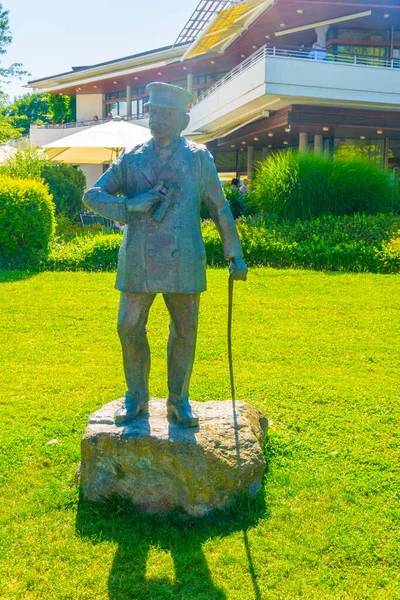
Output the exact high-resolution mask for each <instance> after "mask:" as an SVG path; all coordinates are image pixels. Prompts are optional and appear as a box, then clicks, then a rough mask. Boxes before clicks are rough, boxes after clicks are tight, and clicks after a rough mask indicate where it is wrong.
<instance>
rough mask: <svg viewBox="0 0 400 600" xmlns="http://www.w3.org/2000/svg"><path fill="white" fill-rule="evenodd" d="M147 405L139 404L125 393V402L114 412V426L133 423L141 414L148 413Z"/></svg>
mask: <svg viewBox="0 0 400 600" xmlns="http://www.w3.org/2000/svg"><path fill="white" fill-rule="evenodd" d="M148 410H149V403H148V402H139V400H137V399H136V398H134V397H133V396H130V395H129V394H128V393H127V392H125V401H124V403H123V405H122V406H121V407H120V408H118V410H116V412H115V415H114V420H115V423H116V425H125V424H126V423H130V422H131V421H133V420H134V419H135V418H136V417H137V416H138V415H139V414H140V413H141V412H144V413H146V412H148Z"/></svg>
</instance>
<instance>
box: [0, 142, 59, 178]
mask: <svg viewBox="0 0 400 600" xmlns="http://www.w3.org/2000/svg"><path fill="white" fill-rule="evenodd" d="M48 162H49V161H48V158H47V156H46V153H45V152H44V150H42V148H40V147H39V146H26V147H25V148H21V149H20V150H18V151H17V152H16V153H15V154H12V155H11V156H10V157H9V158H8V159H7V161H6V162H5V163H4V165H3V166H2V168H1V172H2V173H3V174H4V175H8V176H9V177H13V178H15V179H36V180H37V181H41V180H42V179H43V176H42V173H43V169H44V167H45V165H47V163H48Z"/></svg>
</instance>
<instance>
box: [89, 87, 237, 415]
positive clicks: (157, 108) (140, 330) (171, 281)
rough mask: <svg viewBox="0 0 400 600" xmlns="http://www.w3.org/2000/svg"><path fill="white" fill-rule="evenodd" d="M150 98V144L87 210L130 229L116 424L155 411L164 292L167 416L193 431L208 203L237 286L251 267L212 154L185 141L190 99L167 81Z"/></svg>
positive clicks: (123, 265)
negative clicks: (153, 367)
mask: <svg viewBox="0 0 400 600" xmlns="http://www.w3.org/2000/svg"><path fill="white" fill-rule="evenodd" d="M147 91H148V92H149V94H150V98H149V101H148V102H147V105H146V106H147V107H148V110H149V113H150V114H149V127H150V131H151V134H152V139H151V140H150V141H149V142H147V143H145V144H141V145H139V146H136V147H135V148H133V149H132V150H131V151H129V152H125V153H123V154H122V155H121V157H120V158H119V159H118V160H116V161H115V162H114V163H113V164H112V166H111V167H110V168H109V169H108V171H106V172H105V173H104V175H102V177H100V179H99V180H98V181H97V182H96V183H95V184H94V186H93V187H92V188H91V189H90V190H89V191H88V192H87V193H86V194H85V197H84V202H85V204H86V205H87V206H88V207H89V208H91V209H93V210H94V211H96V212H97V213H99V214H101V215H103V216H105V217H107V218H109V219H114V220H116V221H120V222H121V221H122V222H124V223H126V225H127V227H126V228H125V231H124V237H123V240H122V244H121V248H120V251H119V258H118V274H117V281H116V286H115V287H116V288H117V290H120V292H121V299H120V308H119V314H118V333H119V337H120V340H121V345H122V353H123V361H124V370H125V377H126V382H127V387H128V389H127V391H126V393H125V401H124V404H123V406H122V407H121V408H119V409H118V410H117V412H116V414H115V421H116V423H117V424H125V423H129V422H130V421H132V420H133V419H134V418H135V417H136V416H137V415H138V414H139V413H141V412H147V410H148V401H149V391H148V377H149V370H150V349H149V344H148V341H147V337H146V323H147V318H148V314H149V310H150V307H151V305H152V303H153V301H154V298H155V296H156V294H157V293H161V294H163V296H164V301H165V304H166V306H167V309H168V311H169V314H170V317H171V323H170V335H169V340H168V389H169V395H168V400H167V409H168V414H169V415H171V416H172V417H175V418H176V419H177V420H178V421H179V422H180V423H182V424H183V425H185V426H187V427H196V426H197V425H198V418H197V417H196V416H195V415H194V414H193V413H192V410H191V407H190V404H189V399H188V395H189V381H190V376H191V373H192V368H193V360H194V352H195V345H196V336H197V322H198V312H199V301H200V293H201V292H203V291H204V290H205V289H206V254H205V249H204V244H203V240H202V237H201V230H200V205H201V202H204V203H205V204H206V206H207V207H208V209H209V212H210V215H211V217H212V219H213V220H214V222H215V224H216V226H217V228H218V231H219V233H220V235H221V238H222V242H223V247H224V254H225V257H226V258H227V259H229V260H230V261H231V262H230V272H231V274H232V276H233V278H234V279H242V280H245V279H246V275H247V267H246V264H245V263H244V261H243V259H242V256H243V255H242V248H241V245H240V241H239V237H238V233H237V230H236V226H235V222H234V219H233V217H232V213H231V211H230V208H229V205H228V203H227V201H226V199H225V197H224V195H223V193H222V189H221V184H220V182H219V179H218V174H217V170H216V168H215V164H214V161H213V158H212V156H211V154H210V153H209V152H208V150H207V149H206V147H205V146H201V145H199V144H196V143H194V142H190V141H188V140H186V139H185V138H184V137H182V136H181V133H182V131H183V130H184V129H186V127H187V126H188V124H189V115H188V114H187V112H188V105H189V104H190V102H191V100H192V96H191V94H190V93H189V92H187V91H186V90H184V89H182V88H179V87H176V86H173V85H169V84H165V83H151V84H149V85H148V86H147Z"/></svg>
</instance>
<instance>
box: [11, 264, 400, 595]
mask: <svg viewBox="0 0 400 600" xmlns="http://www.w3.org/2000/svg"><path fill="white" fill-rule="evenodd" d="M0 279H2V280H3V283H1V288H2V289H1V293H0V311H1V314H2V327H1V333H2V336H3V339H4V343H3V344H2V350H1V351H2V356H1V361H2V376H1V384H0V402H1V403H2V405H3V406H4V407H5V408H4V410H3V413H2V420H3V423H2V428H1V431H0V486H1V489H0V495H1V558H2V560H1V561H0V580H1V592H0V595H1V596H2V597H3V598H4V600H6V599H7V600H22V599H24V600H27V599H28V598H29V599H30V600H39V599H42V600H43V599H46V600H47V599H49V600H50V599H54V600H56V599H57V600H67V599H70V598H73V599H74V600H110V599H111V598H112V599H113V600H133V599H135V600H149V599H151V600H172V599H176V600H178V599H179V600H180V599H182V600H183V599H186V600H222V599H223V598H225V599H226V600H254V599H255V598H258V599H259V600H261V599H262V600H266V599H271V600H278V599H279V598H282V599H284V600H294V599H295V598H302V599H307V600H322V599H325V600H339V599H349V600H350V599H352V600H356V599H358V600H361V599H364V600H367V599H371V600H372V599H373V600H389V599H391V600H392V599H393V600H394V599H396V598H399V595H400V584H399V578H398V574H399V573H398V571H399V569H398V565H399V550H400V548H399V543H398V526H397V525H398V509H399V506H398V504H399V485H398V484H399V481H400V472H399V466H400V464H399V461H398V449H399V427H398V424H399V420H400V414H399V407H400V396H399V393H400V388H399V368H400V364H399V342H398V339H399V335H398V332H399V328H400V321H399V318H400V312H399V310H398V308H399V281H398V276H397V275H396V276H391V275H389V276H382V275H371V274H348V273H345V274H342V273H320V272H310V271H299V270H297V271H293V270H287V271H279V270H273V269H265V268H259V269H258V268H254V269H251V270H250V272H249V276H248V280H247V282H236V283H235V289H234V301H235V305H234V314H233V345H234V348H233V349H234V368H235V383H236V389H237V397H238V399H240V400H241V401H244V402H249V403H251V404H252V405H254V406H256V407H257V408H259V409H260V410H262V411H263V412H264V414H265V415H266V416H267V417H268V418H269V419H270V427H269V435H268V440H267V446H266V458H267V463H268V470H267V473H266V476H265V481H264V486H263V490H262V495H261V497H260V498H259V499H258V500H257V501H252V500H250V501H243V502H240V503H239V504H238V505H237V506H236V507H234V508H233V509H232V510H229V511H227V512H225V513H222V514H217V515H214V516H213V517H209V518H206V519H193V518H189V519H188V518H185V516H184V515H180V514H172V515H169V516H168V517H164V518H162V517H155V516H154V517H145V516H140V515H139V514H138V513H137V512H136V511H135V510H134V509H133V508H132V507H129V506H127V505H125V504H124V503H123V502H110V503H107V504H103V503H98V504H92V503H89V502H87V501H85V500H84V498H83V497H82V496H81V495H80V494H79V491H78V490H77V489H76V487H75V484H74V475H75V471H76V468H77V465H78V464H79V460H80V442H81V438H82V435H83V432H84V429H85V427H86V424H87V419H88V416H89V415H90V414H91V413H93V412H94V411H95V410H98V409H99V408H100V407H101V406H102V405H103V404H105V403H106V402H110V401H111V400H114V399H115V398H119V397H121V395H122V394H123V391H124V389H125V387H124V378H123V370H122V357H121V348H120V344H119V340H118V336H117V332H116V316H117V310H118V300H119V294H118V293H117V292H116V291H115V290H114V287H113V286H114V281H115V274H114V273H41V274H40V275H37V276H34V277H30V278H27V277H26V274H24V273H17V272H14V273H0ZM208 288H209V291H208V292H206V293H204V294H202V299H201V303H200V324H199V333H198V341H197V351H196V358H195V366H194V373H193V377H192V382H191V393H192V398H193V399H196V400H199V401H207V400H210V399H214V400H215V399H216V400H219V399H224V398H229V397H230V387H229V372H228V367H227V356H226V354H227V351H226V313H227V271H226V270H225V269H224V270H221V269H210V270H209V272H208ZM168 320H169V317H168V313H167V310H166V308H165V306H164V302H163V298H162V297H161V295H159V296H158V297H157V298H156V299H155V302H154V305H153V307H152V309H151V312H150V318H149V322H148V324H147V329H148V338H149V344H150V347H151V352H152V356H151V358H152V364H151V373H150V391H151V395H152V396H155V397H159V398H165V397H166V393H167V385H166V380H167V373H166V349H167V337H168V327H167V323H168ZM194 435H195V434H194ZM54 439H57V440H58V443H57V444H56V443H54V444H52V445H48V442H49V441H50V440H54Z"/></svg>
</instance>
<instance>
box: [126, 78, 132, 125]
mask: <svg viewBox="0 0 400 600" xmlns="http://www.w3.org/2000/svg"><path fill="white" fill-rule="evenodd" d="M126 114H127V116H128V118H129V119H130V118H131V117H132V86H131V85H127V86H126Z"/></svg>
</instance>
